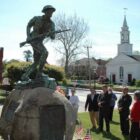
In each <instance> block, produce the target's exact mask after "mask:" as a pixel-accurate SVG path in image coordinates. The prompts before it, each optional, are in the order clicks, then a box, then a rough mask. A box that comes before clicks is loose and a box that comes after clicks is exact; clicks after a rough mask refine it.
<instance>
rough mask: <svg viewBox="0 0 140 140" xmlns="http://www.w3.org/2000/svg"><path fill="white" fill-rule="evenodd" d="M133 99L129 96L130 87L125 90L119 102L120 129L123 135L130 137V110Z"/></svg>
mask: <svg viewBox="0 0 140 140" xmlns="http://www.w3.org/2000/svg"><path fill="white" fill-rule="evenodd" d="M131 103H132V97H131V96H130V95H129V94H128V87H124V88H123V92H122V96H121V97H120V99H119V100H118V110H119V114H120V127H121V131H122V134H123V135H129V119H128V116H129V111H130V110H129V108H130V105H131Z"/></svg>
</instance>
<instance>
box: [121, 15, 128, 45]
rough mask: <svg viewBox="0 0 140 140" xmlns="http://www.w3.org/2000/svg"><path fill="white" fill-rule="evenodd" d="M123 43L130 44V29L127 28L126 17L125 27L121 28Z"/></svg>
mask: <svg viewBox="0 0 140 140" xmlns="http://www.w3.org/2000/svg"><path fill="white" fill-rule="evenodd" d="M121 29H122V30H121V32H120V34H121V43H130V40H129V34H130V32H129V27H128V26H127V21H126V15H124V21H123V26H122V28H121Z"/></svg>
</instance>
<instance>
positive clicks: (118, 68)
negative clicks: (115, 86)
mask: <svg viewBox="0 0 140 140" xmlns="http://www.w3.org/2000/svg"><path fill="white" fill-rule="evenodd" d="M120 37H121V39H120V40H121V43H120V44H118V54H117V56H116V57H115V58H113V59H112V60H111V61H109V62H108V63H107V64H106V76H107V77H108V78H109V79H110V80H111V82H112V83H123V84H129V83H131V82H132V80H133V79H136V80H140V55H133V45H132V44H131V43H130V31H129V27H128V25H127V21H126V16H124V21H123V26H122V28H121V32H120Z"/></svg>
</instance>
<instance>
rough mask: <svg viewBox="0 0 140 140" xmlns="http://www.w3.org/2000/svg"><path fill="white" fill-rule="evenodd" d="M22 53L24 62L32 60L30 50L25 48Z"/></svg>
mask: <svg viewBox="0 0 140 140" xmlns="http://www.w3.org/2000/svg"><path fill="white" fill-rule="evenodd" d="M23 54H24V58H25V60H26V62H31V61H32V57H33V55H32V52H31V51H30V50H25V51H24V52H23Z"/></svg>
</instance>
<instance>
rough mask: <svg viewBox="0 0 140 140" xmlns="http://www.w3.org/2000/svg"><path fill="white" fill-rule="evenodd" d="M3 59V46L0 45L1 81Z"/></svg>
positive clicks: (0, 80)
mask: <svg viewBox="0 0 140 140" xmlns="http://www.w3.org/2000/svg"><path fill="white" fill-rule="evenodd" d="M2 61H3V48H2V47H0V83H2Z"/></svg>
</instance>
